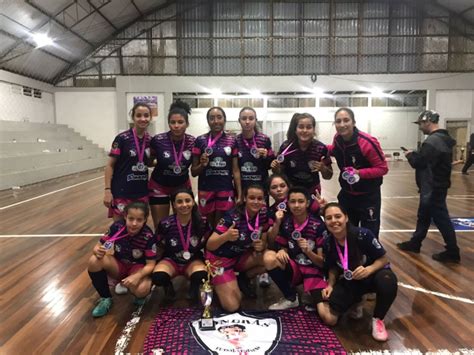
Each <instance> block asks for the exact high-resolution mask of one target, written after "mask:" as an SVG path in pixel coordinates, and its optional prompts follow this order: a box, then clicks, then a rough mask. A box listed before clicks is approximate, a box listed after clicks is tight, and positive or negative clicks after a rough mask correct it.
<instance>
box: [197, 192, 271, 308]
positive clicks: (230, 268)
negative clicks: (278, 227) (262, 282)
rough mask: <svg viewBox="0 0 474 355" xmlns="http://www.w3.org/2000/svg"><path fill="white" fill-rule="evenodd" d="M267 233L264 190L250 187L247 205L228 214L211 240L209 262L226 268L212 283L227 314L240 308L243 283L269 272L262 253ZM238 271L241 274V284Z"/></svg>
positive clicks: (238, 207)
mask: <svg viewBox="0 0 474 355" xmlns="http://www.w3.org/2000/svg"><path fill="white" fill-rule="evenodd" d="M267 230H268V221H267V209H266V208H265V193H264V189H263V188H262V187H261V186H258V185H250V186H249V187H248V188H247V189H246V190H245V194H244V203H243V204H240V205H238V206H237V207H236V208H235V209H234V210H232V211H229V212H227V213H226V214H225V215H224V217H223V218H222V219H221V220H220V221H219V224H218V225H217V227H216V229H215V231H214V233H212V235H211V236H210V238H209V240H208V241H207V245H206V249H207V251H206V259H208V260H209V261H210V262H211V264H212V265H214V266H215V267H220V268H222V273H221V274H220V275H217V276H215V277H214V278H213V279H212V283H213V284H214V288H215V290H216V293H217V297H219V301H220V303H221V306H222V308H224V310H225V311H227V312H235V311H236V310H238V309H239V308H240V302H241V299H242V296H241V294H240V290H239V286H240V287H241V285H242V283H241V282H240V281H241V280H243V281H244V282H246V281H247V280H244V279H247V278H252V277H253V276H256V275H258V274H261V273H263V272H265V270H264V267H263V258H262V252H263V251H264V250H265V246H266V238H267V236H266V234H267ZM235 271H238V272H239V283H238V282H237V279H236V276H235ZM241 275H242V276H244V279H242V276H241ZM245 286H246V285H245Z"/></svg>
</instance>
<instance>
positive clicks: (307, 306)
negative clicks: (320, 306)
mask: <svg viewBox="0 0 474 355" xmlns="http://www.w3.org/2000/svg"><path fill="white" fill-rule="evenodd" d="M304 309H305V310H306V311H307V312H314V311H316V307H315V306H313V305H311V304H307V305H306V306H304Z"/></svg>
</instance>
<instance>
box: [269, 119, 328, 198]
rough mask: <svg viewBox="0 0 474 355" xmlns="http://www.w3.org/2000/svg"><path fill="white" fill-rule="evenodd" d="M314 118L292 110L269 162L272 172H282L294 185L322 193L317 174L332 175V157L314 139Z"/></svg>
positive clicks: (325, 176) (311, 192)
mask: <svg viewBox="0 0 474 355" xmlns="http://www.w3.org/2000/svg"><path fill="white" fill-rule="evenodd" d="M315 129H316V120H315V118H314V117H313V116H312V115H310V114H309V113H295V114H294V115H293V117H292V118H291V121H290V125H289V127H288V132H287V133H286V136H287V140H286V141H285V142H283V144H282V145H281V147H280V150H279V152H278V155H277V158H276V159H275V160H273V161H272V163H271V168H272V170H273V172H274V173H280V172H283V173H285V174H286V176H288V178H289V179H290V181H291V183H292V185H293V186H303V187H305V188H306V189H308V191H309V192H310V194H313V193H315V192H316V191H317V192H318V193H321V183H320V179H319V174H321V176H322V177H323V178H324V179H326V180H329V179H331V177H332V168H331V158H330V157H329V153H328V150H327V148H326V146H325V145H324V144H323V143H321V142H320V141H318V140H317V139H315V138H314V136H315Z"/></svg>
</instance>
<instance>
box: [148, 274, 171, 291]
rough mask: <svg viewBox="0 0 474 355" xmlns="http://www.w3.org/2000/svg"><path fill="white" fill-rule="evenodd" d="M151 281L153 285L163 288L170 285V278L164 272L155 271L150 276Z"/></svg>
mask: <svg viewBox="0 0 474 355" xmlns="http://www.w3.org/2000/svg"><path fill="white" fill-rule="evenodd" d="M151 281H152V282H153V284H154V285H156V286H161V287H165V288H166V287H168V286H170V285H171V277H170V275H168V274H167V273H166V272H164V271H157V272H154V273H153V274H151Z"/></svg>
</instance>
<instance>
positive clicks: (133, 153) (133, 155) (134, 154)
mask: <svg viewBox="0 0 474 355" xmlns="http://www.w3.org/2000/svg"><path fill="white" fill-rule="evenodd" d="M130 156H131V157H136V156H137V152H136V151H135V150H134V149H130Z"/></svg>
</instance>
